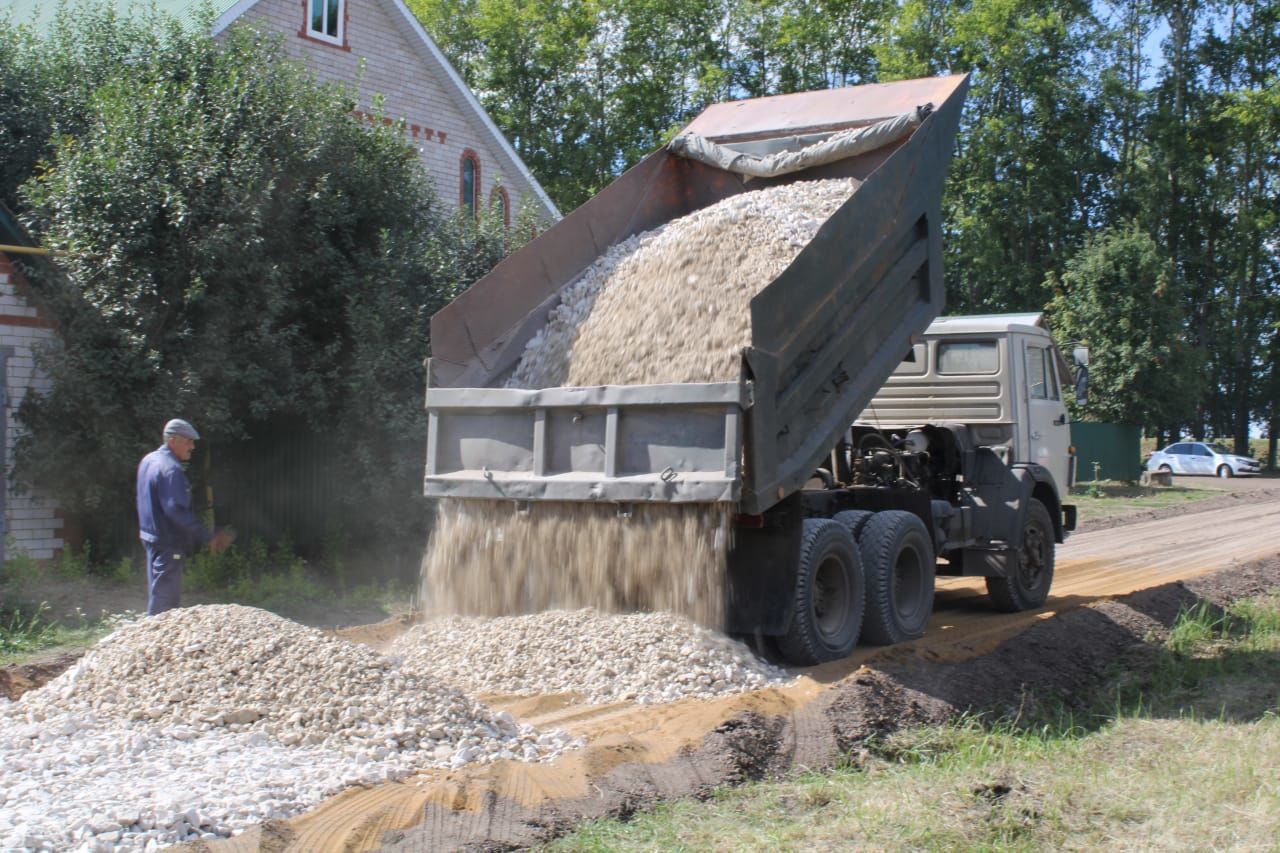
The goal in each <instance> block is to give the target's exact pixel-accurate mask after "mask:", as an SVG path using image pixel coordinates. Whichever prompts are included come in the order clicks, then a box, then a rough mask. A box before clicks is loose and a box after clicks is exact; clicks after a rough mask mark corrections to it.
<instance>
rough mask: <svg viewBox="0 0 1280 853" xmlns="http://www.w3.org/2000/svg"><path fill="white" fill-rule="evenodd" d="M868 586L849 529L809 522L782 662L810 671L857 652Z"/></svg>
mask: <svg viewBox="0 0 1280 853" xmlns="http://www.w3.org/2000/svg"><path fill="white" fill-rule="evenodd" d="M864 587H865V584H864V582H863V577H862V561H861V560H860V559H859V555H858V546H857V545H855V544H854V541H853V535H852V534H850V533H849V531H848V529H847V528H845V527H843V526H842V525H839V524H837V523H836V522H835V521H833V520H831V519H827V518H807V519H805V522H804V533H803V538H802V539H801V541H800V566H799V570H798V571H797V573H796V587H795V600H794V604H795V615H794V616H793V617H792V619H791V627H790V629H788V631H787V633H786V634H783V635H782V636H781V637H778V649H779V651H781V652H782V655H783V657H784V658H786V659H787V660H788V661H789V662H791V663H793V664H797V665H800V666H810V665H813V664H818V663H823V662H824V661H829V660H839V659H840V658H842V657H845V656H847V655H848V654H849V653H850V652H852V651H853V647H854V646H855V645H857V642H858V634H859V632H860V631H861V630H862V611H863V608H864V607H865V600H866V595H865V590H864Z"/></svg>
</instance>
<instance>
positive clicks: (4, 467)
mask: <svg viewBox="0 0 1280 853" xmlns="http://www.w3.org/2000/svg"><path fill="white" fill-rule="evenodd" d="M2 215H3V214H2V212H0V217H2ZM3 224H4V223H0V225H3ZM6 237H8V239H6ZM10 239H12V237H11V235H10V232H8V231H6V229H4V228H2V227H0V245H4V244H8V243H9V241H10ZM55 334H56V333H55V332H54V329H53V324H52V323H50V322H49V320H48V319H47V318H46V317H45V316H44V314H43V313H42V312H41V311H40V309H39V308H38V307H36V306H35V304H34V303H33V302H32V300H31V299H30V297H29V292H28V290H27V283H26V280H25V279H24V278H23V277H22V274H21V273H20V272H19V271H18V269H17V268H16V267H14V265H13V263H12V261H11V260H10V258H9V255H8V254H6V253H4V252H2V251H0V401H3V404H4V417H2V418H0V534H2V535H0V560H3V559H8V558H9V557H10V556H13V555H14V554H16V553H24V554H27V555H28V556H31V557H34V558H36V559H40V560H49V559H54V558H56V557H57V556H58V555H59V554H60V553H61V551H62V548H63V541H62V528H63V518H62V513H61V512H60V511H59V509H58V504H57V502H56V501H54V500H53V499H52V498H50V497H49V496H48V495H45V494H42V493H40V492H38V491H37V492H34V493H31V494H13V493H11V492H10V491H9V478H8V471H9V466H10V465H11V464H12V461H13V444H14V439H15V437H16V435H17V429H18V425H17V419H16V418H17V412H18V407H19V406H21V405H22V398H23V397H25V396H26V395H27V392H28V391H30V390H32V389H34V390H36V391H47V390H48V388H49V380H48V379H46V378H45V377H43V376H41V375H39V373H38V372H37V371H36V366H35V357H34V354H33V349H34V348H36V347H38V346H39V345H40V344H41V343H43V342H45V341H48V340H50V339H51V338H52V337H53V336H54V335H55Z"/></svg>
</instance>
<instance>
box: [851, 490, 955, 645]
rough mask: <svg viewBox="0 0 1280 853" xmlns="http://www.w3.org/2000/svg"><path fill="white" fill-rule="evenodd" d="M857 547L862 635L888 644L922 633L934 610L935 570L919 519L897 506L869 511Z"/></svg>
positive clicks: (867, 638)
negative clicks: (863, 579) (862, 575)
mask: <svg viewBox="0 0 1280 853" xmlns="http://www.w3.org/2000/svg"><path fill="white" fill-rule="evenodd" d="M858 546H859V549H860V550H861V552H862V563H863V565H864V566H865V567H866V572H867V613H866V617H865V619H864V624H863V626H862V638H863V639H864V640H866V641H867V642H868V643H874V644H875V645H880V646H887V645H891V644H893V643H901V642H903V641H905V640H914V639H916V638H917V637H922V636H924V632H925V628H927V627H928V625H929V617H930V616H932V615H933V594H934V584H935V578H936V574H937V566H936V563H935V561H934V555H933V541H932V539H931V538H930V536H929V531H928V529H927V528H926V527H925V526H924V522H923V521H921V520H920V519H919V517H918V516H916V515H915V514H914V513H910V512H903V511H901V510H886V511H884V512H877V513H874V514H873V515H872V517H871V518H870V519H869V520H868V521H867V524H866V527H865V528H864V529H863V531H862V536H861V537H860V539H859V542H858Z"/></svg>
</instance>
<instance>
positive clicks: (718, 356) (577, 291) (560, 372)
mask: <svg viewBox="0 0 1280 853" xmlns="http://www.w3.org/2000/svg"><path fill="white" fill-rule="evenodd" d="M858 186H859V182H858V181H856V180H854V179H851V178H832V179H827V180H821V181H795V182H793V183H789V184H782V185H776V186H771V187H767V188H765V189H761V190H754V191H750V192H744V193H740V194H738V195H734V196H730V197H729V198H727V199H724V200H723V201H720V202H718V203H716V204H713V205H710V206H708V207H705V208H703V209H701V210H697V211H695V212H693V213H691V214H689V215H688V216H684V217H681V218H680V219H676V220H673V221H672V222H669V223H667V224H666V225H663V226H662V227H660V228H656V229H654V230H652V231H647V232H644V233H642V234H638V235H636V236H633V237H631V238H630V239H627V240H625V241H623V242H621V243H619V244H617V245H616V246H614V247H612V248H611V249H610V250H609V251H608V252H606V253H605V254H604V255H603V256H602V257H601V258H600V259H599V260H597V261H596V262H595V263H594V264H592V265H591V266H590V267H589V268H588V269H587V270H586V271H585V272H584V273H583V274H582V275H581V276H580V277H579V278H578V279H577V280H576V281H574V282H573V283H571V284H570V285H569V286H568V287H566V288H565V289H564V291H563V292H562V294H561V300H560V303H559V304H558V305H557V307H556V308H554V309H553V310H552V311H551V312H550V318H549V322H548V323H547V325H546V326H545V327H544V328H543V329H541V330H540V331H539V332H538V333H537V334H535V335H534V337H533V338H532V339H531V340H530V341H529V342H528V344H526V346H525V351H524V354H523V356H522V358H521V361H520V363H519V364H518V365H517V366H516V369H515V371H514V372H513V374H512V375H511V377H510V378H509V379H508V381H507V385H508V387H512V388H550V387H555V386H560V385H570V386H582V385H644V384H656V383H667V382H723V381H733V380H736V379H737V378H738V372H739V363H740V353H741V351H742V348H743V347H744V346H746V345H747V344H749V343H750V341H751V312H750V303H751V299H752V297H754V296H755V295H756V294H757V293H759V292H760V291H761V290H762V289H764V287H765V286H766V285H768V284H769V283H770V282H771V281H773V280H774V279H775V278H777V276H778V275H779V274H781V273H782V271H783V270H785V269H786V268H787V267H788V266H789V265H790V264H791V262H792V261H794V260H795V258H796V256H797V255H798V254H799V253H800V251H801V249H803V248H804V247H805V246H806V245H808V244H809V243H810V242H811V241H812V240H813V237H814V235H815V234H817V232H818V229H819V228H820V227H821V226H822V224H823V223H824V222H826V220H827V219H829V218H830V217H831V215H832V214H833V213H835V211H836V210H837V209H838V208H839V207H840V205H842V204H843V203H844V202H845V201H846V200H847V199H848V198H849V196H851V195H852V194H853V192H854V191H855V190H856V189H857V188H858Z"/></svg>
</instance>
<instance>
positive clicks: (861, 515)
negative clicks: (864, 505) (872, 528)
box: [831, 509, 875, 542]
mask: <svg viewBox="0 0 1280 853" xmlns="http://www.w3.org/2000/svg"><path fill="white" fill-rule="evenodd" d="M873 515H875V513H874V512H872V511H871V510H869V509H846V510H845V511H844V512H837V513H836V514H835V515H834V516H832V518H831V520H832V521H834V522H835V523H836V524H839V525H840V526H842V527H844V529H845V530H848V531H849V532H850V533H852V534H853V539H854V541H855V542H856V541H858V540H860V539H861V538H862V531H863V530H865V529H866V527H867V522H868V521H870V520H871V516H873Z"/></svg>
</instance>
